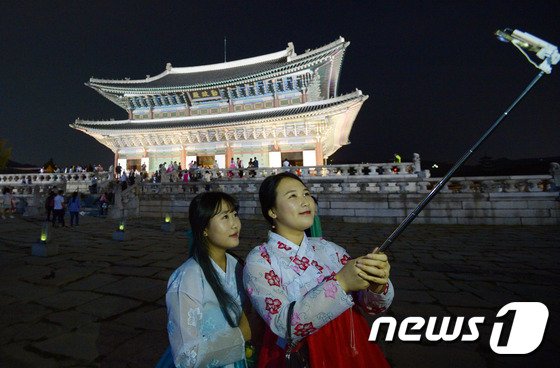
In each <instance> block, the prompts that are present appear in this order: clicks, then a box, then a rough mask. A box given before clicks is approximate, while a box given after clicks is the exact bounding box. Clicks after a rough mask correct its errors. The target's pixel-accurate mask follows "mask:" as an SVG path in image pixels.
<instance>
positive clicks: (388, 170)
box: [381, 164, 394, 175]
mask: <svg viewBox="0 0 560 368" xmlns="http://www.w3.org/2000/svg"><path fill="white" fill-rule="evenodd" d="M381 169H382V170H383V175H393V174H394V172H393V164H385V165H382V166H381Z"/></svg>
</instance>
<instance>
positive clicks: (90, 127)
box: [70, 90, 369, 135]
mask: <svg viewBox="0 0 560 368" xmlns="http://www.w3.org/2000/svg"><path fill="white" fill-rule="evenodd" d="M368 98H369V96H368V95H364V94H362V92H361V91H360V90H356V91H355V92H352V93H349V94H346V95H343V96H339V97H336V98H332V99H328V100H322V101H319V102H317V101H315V102H312V103H306V104H300V105H295V106H283V107H278V108H274V110H275V111H271V110H272V109H264V110H259V111H257V113H260V114H258V115H257V114H255V111H243V112H237V113H227V114H222V115H220V116H219V117H220V118H222V119H224V120H225V119H227V118H231V117H238V118H241V119H240V120H239V121H237V122H235V123H234V124H236V125H245V124H258V123H265V122H269V121H274V120H290V119H294V118H297V117H302V118H305V117H310V116H317V115H322V114H325V113H328V112H329V111H335V110H339V109H341V108H345V106H347V105H353V104H354V103H357V102H360V103H363V102H364V101H365V100H367V99H368ZM336 100H339V101H336ZM333 103H335V105H332V104H333ZM321 104H323V105H324V104H329V105H330V106H325V107H323V108H318V109H316V110H312V111H304V112H300V113H296V112H294V113H293V114H288V115H280V113H281V112H284V111H287V110H290V109H294V110H295V109H299V108H302V107H314V106H317V105H321ZM304 105H307V106H304ZM270 112H277V113H278V114H279V115H277V116H263V115H265V114H267V113H268V114H269V113H270ZM259 115H261V116H259ZM245 117H246V118H247V119H246V120H247V121H245V122H243V120H244V119H243V118H245ZM213 118H216V116H213ZM204 120H208V116H190V117H178V118H163V119H150V120H149V121H134V124H138V127H137V129H138V128H139V129H142V130H144V129H145V130H153V131H166V130H176V129H184V128H194V129H205V128H219V127H223V126H227V125H231V124H232V123H228V122H226V123H219V122H209V123H206V124H204V123H202V124H198V125H197V124H196V123H197V122H204ZM132 122H133V120H120V121H98V122H93V121H91V122H87V123H86V124H84V123H81V122H80V121H78V120H77V121H76V122H74V123H72V124H70V126H71V127H72V128H74V129H77V130H81V131H83V132H85V133H87V134H100V135H105V134H115V133H117V134H119V133H127V132H128V133H129V132H130V126H129V124H131V123H132ZM162 123H170V124H173V123H175V124H176V126H175V127H152V126H151V125H154V124H162ZM125 124H126V125H127V128H126V129H124V127H123V129H118V128H109V129H107V128H104V125H125ZM142 125H143V126H142Z"/></svg>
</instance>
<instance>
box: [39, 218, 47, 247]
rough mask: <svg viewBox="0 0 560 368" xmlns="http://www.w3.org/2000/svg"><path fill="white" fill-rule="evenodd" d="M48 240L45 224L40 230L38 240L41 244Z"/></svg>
mask: <svg viewBox="0 0 560 368" xmlns="http://www.w3.org/2000/svg"><path fill="white" fill-rule="evenodd" d="M48 239H49V224H48V223H46V222H45V224H44V225H43V228H42V229H41V237H40V240H41V242H42V243H46V242H47V240H48Z"/></svg>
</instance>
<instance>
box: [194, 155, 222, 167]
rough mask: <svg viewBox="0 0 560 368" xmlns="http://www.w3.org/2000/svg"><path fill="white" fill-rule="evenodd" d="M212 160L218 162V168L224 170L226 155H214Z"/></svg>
mask: <svg viewBox="0 0 560 368" xmlns="http://www.w3.org/2000/svg"><path fill="white" fill-rule="evenodd" d="M214 160H216V161H218V167H219V168H220V169H225V168H226V155H216V156H214ZM189 162H190V161H189Z"/></svg>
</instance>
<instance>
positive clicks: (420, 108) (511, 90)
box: [0, 0, 560, 166]
mask: <svg viewBox="0 0 560 368" xmlns="http://www.w3.org/2000/svg"><path fill="white" fill-rule="evenodd" d="M2 8H3V9H2V12H1V13H0V37H1V38H0V52H1V53H2V56H1V61H0V63H1V68H0V73H1V79H0V81H1V84H0V138H3V139H6V140H7V141H8V144H9V145H10V146H12V148H13V154H12V159H13V160H16V161H18V162H28V163H34V164H42V163H44V162H45V161H46V160H48V159H49V158H50V157H52V158H53V159H54V160H55V162H56V163H57V164H59V165H70V164H86V163H93V164H96V163H102V164H104V165H106V166H108V165H109V164H110V163H112V161H113V155H112V152H111V151H110V150H109V149H107V148H105V147H104V146H102V145H101V144H99V143H97V142H96V141H95V140H94V139H93V138H90V137H89V136H87V135H85V134H83V133H80V132H78V131H75V130H73V129H71V128H70V127H68V124H69V123H72V122H73V121H74V120H75V119H76V118H78V117H80V118H83V119H110V118H114V119H125V118H126V117H127V115H126V112H125V111H124V110H122V109H120V108H118V107H117V106H116V105H113V104H112V103H111V102H110V101H109V100H106V99H105V98H103V97H101V96H100V95H98V94H97V93H96V92H94V91H93V90H92V89H90V88H88V87H86V86H84V83H85V82H87V81H88V80H89V78H90V77H91V76H94V77H97V78H115V79H122V78H125V77H130V78H132V79H137V78H144V77H145V76H146V74H150V75H156V74H159V73H161V72H162V71H163V70H164V68H165V64H166V63H167V62H171V63H172V64H173V66H176V67H182V66H195V65H203V64H211V63H217V62H221V61H223V38H224V36H225V37H227V45H228V49H227V55H228V60H230V61H231V60H235V59H241V58H247V57H252V56H258V55H262V54H265V53H270V52H275V51H279V50H283V49H284V48H285V47H286V45H287V43H288V42H290V41H291V42H294V44H295V47H296V52H298V53H303V52H304V50H305V49H308V48H317V47H320V46H322V45H324V44H327V43H329V42H332V41H334V40H335V39H336V38H337V37H338V36H343V37H344V38H345V39H347V40H349V41H350V42H351V45H350V47H349V48H348V50H347V53H346V56H345V60H344V63H343V67H342V73H341V80H340V82H341V83H340V89H339V93H346V92H351V91H352V90H354V89H355V88H359V89H361V90H362V91H363V92H364V93H365V94H368V95H369V96H370V98H369V99H368V100H367V101H366V102H365V104H364V106H363V108H362V110H361V112H360V114H359V115H358V118H357V120H356V122H355V124H354V128H353V130H352V134H351V136H350V140H351V144H350V145H349V146H345V147H344V148H342V149H341V150H339V151H338V152H337V153H336V154H335V155H334V156H333V158H334V160H335V162H362V161H367V162H384V161H387V160H389V159H390V158H391V157H392V154H393V153H394V152H399V153H401V155H402V156H403V158H404V159H405V160H410V158H411V156H412V153H413V152H418V153H420V154H421V156H422V158H424V159H433V160H441V161H454V160H456V159H457V158H458V157H459V156H461V155H462V154H463V153H464V152H465V151H466V150H467V149H468V148H469V147H470V146H471V145H472V144H473V143H474V142H475V141H476V140H477V139H478V137H479V136H480V135H481V134H482V133H483V132H484V131H485V130H486V129H487V128H488V127H489V126H490V125H491V124H492V123H493V122H494V121H495V120H496V118H498V116H499V115H500V114H501V113H502V112H503V111H504V110H505V109H506V108H507V107H508V106H509V105H510V104H511V102H512V101H513V100H514V99H515V97H517V95H519V94H520V92H521V91H522V90H523V89H524V88H525V86H526V85H527V84H528V83H529V82H530V80H531V79H532V78H533V77H534V76H535V75H536V74H537V69H535V68H534V67H533V66H532V65H530V64H529V63H528V62H527V61H526V60H525V58H524V57H523V56H522V55H521V54H520V53H519V52H517V50H516V49H515V48H514V47H513V46H511V45H509V44H504V43H500V42H498V41H497V40H496V38H495V37H494V36H493V32H494V31H495V30H496V29H501V28H506V27H511V28H518V29H521V30H524V31H526V32H530V33H532V34H534V35H536V36H538V37H540V38H542V39H545V40H547V41H549V42H551V43H553V44H556V45H558V44H560V2H559V1H557V0H551V1H511V0H510V1H438V2H430V1H375V2H366V1H340V2H307V1H306V2H304V1H294V2H286V1H279V2H276V1H275V2H268V1H259V2H251V1H229V2H213V1H209V2H202V1H188V2H187V1H185V2H183V1H181V2H165V1H149V2H148V1H124V0H120V1H65V2H57V1H34V2H26V1H18V2H11V3H10V4H4V5H3V7H2ZM559 123H560V65H559V66H557V67H556V70H554V69H553V72H552V74H551V75H545V76H544V77H543V79H541V81H540V82H539V83H538V84H537V85H536V86H535V88H534V89H533V91H532V92H531V93H530V94H529V96H528V97H527V98H525V99H524V100H523V101H522V103H521V105H520V106H518V108H516V109H515V110H514V111H513V112H512V113H511V114H510V116H509V117H508V118H507V119H506V120H505V121H504V125H503V126H502V127H500V128H499V129H498V130H497V131H496V133H495V134H494V135H493V136H492V137H491V138H490V139H489V140H488V141H487V142H486V143H485V144H484V146H483V147H482V148H481V149H480V151H479V153H478V154H477V155H476V156H475V157H474V158H473V159H471V162H475V161H473V160H476V159H477V158H478V157H480V156H482V155H484V154H487V155H489V156H491V157H493V158H499V157H507V158H511V159H516V158H542V157H551V156H560V129H559Z"/></svg>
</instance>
